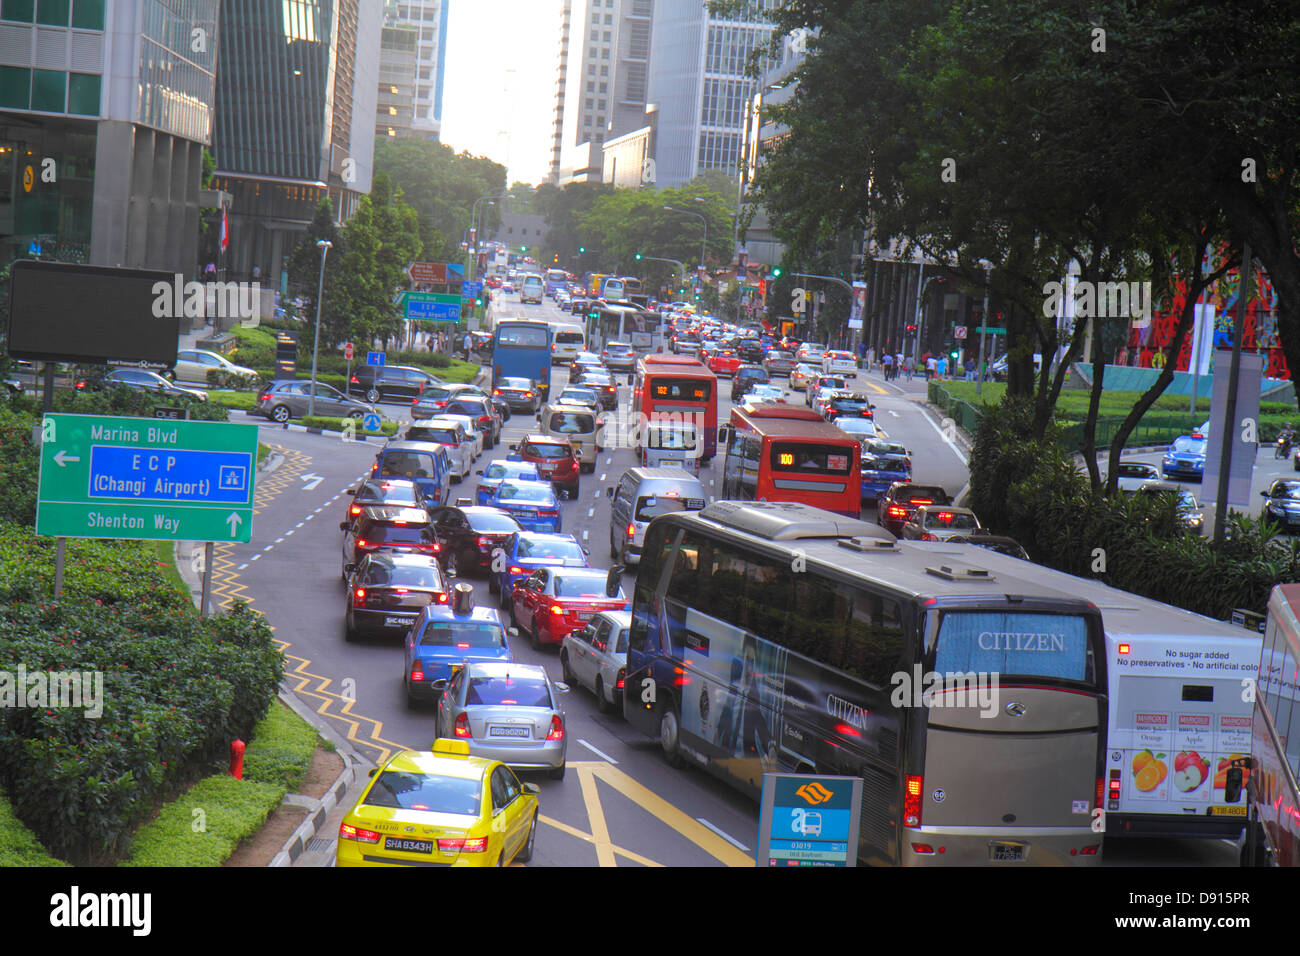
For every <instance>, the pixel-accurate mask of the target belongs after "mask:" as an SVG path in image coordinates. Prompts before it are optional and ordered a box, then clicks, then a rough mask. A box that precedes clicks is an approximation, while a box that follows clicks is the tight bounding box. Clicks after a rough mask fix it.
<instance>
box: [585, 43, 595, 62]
mask: <svg viewBox="0 0 1300 956" xmlns="http://www.w3.org/2000/svg"><path fill="white" fill-rule="evenodd" d="M587 59H588V60H594V59H596V48H595V47H594V46H591V47H587Z"/></svg>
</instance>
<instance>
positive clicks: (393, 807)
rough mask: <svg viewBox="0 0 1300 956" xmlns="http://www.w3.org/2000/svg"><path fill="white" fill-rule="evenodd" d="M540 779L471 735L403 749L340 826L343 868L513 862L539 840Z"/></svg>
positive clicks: (527, 856) (524, 859)
mask: <svg viewBox="0 0 1300 956" xmlns="http://www.w3.org/2000/svg"><path fill="white" fill-rule="evenodd" d="M537 794H538V789H537V785H536V784H532V783H520V781H519V778H518V777H516V776H515V774H514V772H513V771H512V770H511V769H510V768H509V767H507V766H506V765H505V764H503V763H501V761H499V760H489V759H486V758H484V757H471V756H470V753H469V743H468V742H467V741H464V740H436V741H434V744H433V750H432V752H430V751H416V750H403V751H400V752H399V753H397V754H395V755H394V756H393V757H391V758H390V759H389V760H388V762H387V763H385V764H384V765H383V766H382V767H380V768H379V769H378V770H376V771H374V772H373V773H372V774H371V778H370V783H369V784H368V785H367V786H366V788H365V790H363V791H362V792H361V796H360V797H358V798H357V802H356V806H354V807H353V808H352V809H351V810H349V811H348V814H347V816H345V817H344V818H343V823H342V825H341V826H340V827H339V839H338V850H337V855H336V857H335V863H336V865H338V866H505V865H506V864H508V863H511V862H513V861H518V862H520V863H527V862H528V861H529V860H530V859H532V856H533V842H534V841H535V840H536V839H537Z"/></svg>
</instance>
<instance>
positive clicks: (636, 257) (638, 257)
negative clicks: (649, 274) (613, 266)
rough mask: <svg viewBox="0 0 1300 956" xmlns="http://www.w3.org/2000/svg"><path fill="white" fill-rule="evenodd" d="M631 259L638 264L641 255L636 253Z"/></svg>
mask: <svg viewBox="0 0 1300 956" xmlns="http://www.w3.org/2000/svg"><path fill="white" fill-rule="evenodd" d="M632 258H633V259H635V260H636V261H637V262H640V261H641V253H639V252H638V253H637V254H636V255H635V256H633V257H632Z"/></svg>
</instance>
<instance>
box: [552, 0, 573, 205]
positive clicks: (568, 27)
mask: <svg viewBox="0 0 1300 956" xmlns="http://www.w3.org/2000/svg"><path fill="white" fill-rule="evenodd" d="M572 29H573V0H564V4H563V6H562V8H561V10H560V56H559V59H558V60H557V61H556V64H555V100H554V102H553V104H552V106H551V114H552V115H551V163H550V167H549V169H548V170H547V174H546V181H547V182H548V183H550V184H551V185H556V184H558V183H559V181H560V161H561V156H562V154H563V152H564V93H565V82H566V79H567V78H568V74H569V39H570V36H571V34H572Z"/></svg>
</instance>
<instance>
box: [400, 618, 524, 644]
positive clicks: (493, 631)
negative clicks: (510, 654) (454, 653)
mask: <svg viewBox="0 0 1300 956" xmlns="http://www.w3.org/2000/svg"><path fill="white" fill-rule="evenodd" d="M420 643H421V644H422V645H424V646H427V647H461V648H467V647H504V646H505V637H504V635H503V634H502V632H501V628H500V627H498V626H497V625H495V624H488V623H487V622H483V621H429V622H428V623H426V624H425V625H424V631H423V632H422V633H421V634H420Z"/></svg>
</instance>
